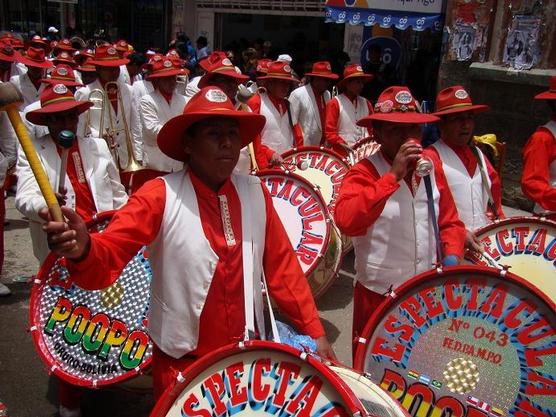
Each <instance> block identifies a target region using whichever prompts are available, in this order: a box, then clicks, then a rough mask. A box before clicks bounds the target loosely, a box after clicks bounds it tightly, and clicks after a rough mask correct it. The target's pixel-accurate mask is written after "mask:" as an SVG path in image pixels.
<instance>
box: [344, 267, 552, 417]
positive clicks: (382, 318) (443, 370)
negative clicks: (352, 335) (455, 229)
mask: <svg viewBox="0 0 556 417" xmlns="http://www.w3.org/2000/svg"><path fill="white" fill-rule="evenodd" d="M358 342H359V347H358V349H357V352H356V357H355V368H356V369H357V370H359V371H364V372H366V373H369V374H370V375H371V379H372V380H373V381H374V382H376V383H377V384H378V385H379V386H380V387H381V388H383V389H385V390H386V391H388V392H389V393H390V394H391V395H392V396H393V397H394V398H396V399H397V400H398V401H400V403H401V404H402V406H403V407H404V408H405V409H406V410H408V412H409V413H410V414H411V415H412V416H419V417H420V416H438V417H442V416H448V415H449V416H461V417H463V416H470V417H471V416H472V417H487V416H495V417H499V416H510V417H525V416H535V417H536V416H539V417H540V416H554V415H556V390H555V389H554V387H555V382H554V381H555V378H556V348H555V346H556V315H555V306H554V304H553V303H552V301H551V300H550V299H549V298H548V297H546V295H544V294H543V293H542V292H541V291H540V290H538V289H537V288H535V287H534V286H533V285H531V283H530V282H528V281H525V280H524V279H522V278H520V277H518V276H517V275H514V274H512V273H510V272H506V271H499V270H497V269H494V268H486V267H482V266H471V265H469V266H457V267H451V268H445V269H441V270H435V271H430V272H426V273H423V274H421V275H418V276H416V277H414V278H412V279H410V280H409V281H407V282H406V283H404V284H403V285H401V286H400V287H398V288H396V289H395V290H394V292H392V293H391V294H390V295H389V297H388V298H387V299H386V300H385V301H384V302H383V303H382V304H381V305H380V306H379V308H378V309H377V310H376V311H375V313H374V314H373V315H372V316H371V318H370V320H369V322H368V324H367V326H366V328H365V330H364V332H363V337H362V338H360V339H359V341H358Z"/></svg>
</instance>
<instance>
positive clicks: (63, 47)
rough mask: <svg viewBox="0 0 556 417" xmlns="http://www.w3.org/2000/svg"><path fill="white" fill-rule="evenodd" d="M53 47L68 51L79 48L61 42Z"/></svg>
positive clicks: (74, 50)
mask: <svg viewBox="0 0 556 417" xmlns="http://www.w3.org/2000/svg"><path fill="white" fill-rule="evenodd" d="M53 49H59V50H61V51H68V52H76V51H77V49H75V48H73V47H71V46H66V45H64V44H60V43H59V44H58V45H56V46H55V47H54V48H53Z"/></svg>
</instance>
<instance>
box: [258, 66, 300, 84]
mask: <svg viewBox="0 0 556 417" xmlns="http://www.w3.org/2000/svg"><path fill="white" fill-rule="evenodd" d="M258 79H259V80H286V81H291V82H292V83H299V80H298V79H297V77H296V76H295V75H293V70H292V68H291V67H290V64H289V63H287V62H284V61H273V62H271V63H269V64H268V71H267V73H266V75H264V76H262V77H258Z"/></svg>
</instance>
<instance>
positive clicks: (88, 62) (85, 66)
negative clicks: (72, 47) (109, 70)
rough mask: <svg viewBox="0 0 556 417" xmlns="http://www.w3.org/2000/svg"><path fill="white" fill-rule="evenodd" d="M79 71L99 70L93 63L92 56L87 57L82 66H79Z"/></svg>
mask: <svg viewBox="0 0 556 417" xmlns="http://www.w3.org/2000/svg"><path fill="white" fill-rule="evenodd" d="M76 69H77V71H79V72H97V68H96V66H95V65H93V64H91V58H87V59H86V60H85V61H84V62H83V63H82V64H81V65H80V66H78V67H77V68H76Z"/></svg>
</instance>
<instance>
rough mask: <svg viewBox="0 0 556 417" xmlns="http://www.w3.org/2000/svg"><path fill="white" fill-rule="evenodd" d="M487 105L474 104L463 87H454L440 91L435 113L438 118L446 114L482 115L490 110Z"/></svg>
mask: <svg viewBox="0 0 556 417" xmlns="http://www.w3.org/2000/svg"><path fill="white" fill-rule="evenodd" d="M488 108H489V107H488V106H487V105H485V104H473V102H472V101H471V97H470V96H469V94H468V93H467V91H466V90H465V88H463V87H462V86H461V85H454V86H452V87H448V88H445V89H444V90H442V91H440V92H439V93H438V95H437V96H436V107H435V112H434V113H433V114H434V115H436V116H444V115H446V114H452V113H461V112H468V111H470V112H473V113H482V112H484V111H487V110H488Z"/></svg>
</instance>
